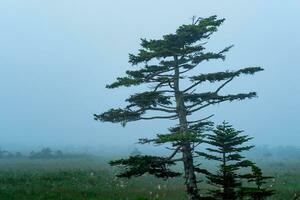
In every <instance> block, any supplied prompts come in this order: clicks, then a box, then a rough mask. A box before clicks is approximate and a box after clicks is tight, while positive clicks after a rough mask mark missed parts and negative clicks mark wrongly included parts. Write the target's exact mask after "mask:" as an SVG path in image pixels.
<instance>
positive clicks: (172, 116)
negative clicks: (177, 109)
mask: <svg viewBox="0 0 300 200" xmlns="http://www.w3.org/2000/svg"><path fill="white" fill-rule="evenodd" d="M172 118H177V115H170V116H154V117H141V118H140V119H142V120H151V119H172Z"/></svg>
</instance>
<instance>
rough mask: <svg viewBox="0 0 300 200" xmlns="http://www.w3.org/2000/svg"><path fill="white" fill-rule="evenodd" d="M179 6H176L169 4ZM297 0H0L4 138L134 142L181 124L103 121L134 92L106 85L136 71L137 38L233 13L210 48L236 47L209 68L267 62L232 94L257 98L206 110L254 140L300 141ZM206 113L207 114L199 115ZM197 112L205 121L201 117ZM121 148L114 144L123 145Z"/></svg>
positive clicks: (12, 141)
mask: <svg viewBox="0 0 300 200" xmlns="http://www.w3.org/2000/svg"><path fill="white" fill-rule="evenodd" d="M170 6H171V7H170ZM299 7H300V3H299V1H286V2H284V3H283V2H282V1H279V0H275V1H259V0H255V1H251V2H250V1H249V2H247V1H239V2H237V1H226V2H225V1H224V2H222V1H216V0H214V1H185V2H181V1H173V0H172V1H171V0H166V1H150V0H146V1H137V0H130V1H121V0H119V1H117V0H114V1H93V0H91V1H70V0H62V1H34V0H28V1H17V0H12V1H1V2H0V25H1V33H0V44H1V47H0V91H1V93H0V94H1V98H0V110H1V112H0V141H1V146H2V147H4V148H9V149H18V150H20V149H22V148H23V149H30V148H40V147H44V146H52V147H58V148H64V147H74V148H77V147H82V148H88V147H89V146H90V147H93V148H99V147H101V148H107V149H111V147H114V149H118V148H130V146H132V145H133V144H134V143H135V142H136V141H137V139H138V138H141V137H146V136H147V137H151V136H153V135H155V134H157V133H160V132H164V131H165V130H166V129H167V128H168V127H169V126H171V125H173V124H172V123H170V122H167V121H160V120H156V121H151V122H149V121H145V122H137V123H132V124H128V125H127V126H126V128H122V127H121V126H120V125H116V124H109V123H99V122H96V121H94V120H93V113H100V112H103V111H105V110H107V109H108V108H111V107H118V106H122V105H123V100H124V99H125V98H126V97H127V96H128V95H129V94H130V93H133V92H134V89H131V88H130V89H126V88H121V89H117V90H113V91H112V90H108V89H105V85H106V84H108V83H111V82H112V81H113V80H114V79H115V78H116V77H117V76H121V75H123V74H124V72H125V71H126V70H127V69H128V68H130V65H129V64H128V53H136V51H137V49H138V47H139V42H140V40H139V38H148V39H151V38H160V37H161V35H163V34H166V33H172V32H174V31H175V29H176V27H178V26H179V25H181V24H183V23H189V22H190V21H191V17H192V16H193V15H197V16H201V17H207V16H211V15H214V14H217V15H218V16H219V17H221V18H223V17H224V18H226V21H225V23H224V24H223V25H222V27H221V28H220V30H219V31H218V32H217V33H216V34H214V35H213V36H212V39H211V40H210V42H209V43H208V47H209V48H211V49H212V50H220V49H221V48H223V47H224V46H228V45H231V44H234V45H235V46H234V48H233V49H232V50H231V51H230V52H229V53H228V55H227V59H226V61H224V62H219V61H218V62H209V63H204V64H202V66H203V70H204V72H205V71H209V70H212V69H213V70H212V71H217V70H220V69H223V70H224V69H229V70H234V69H237V68H239V67H246V66H261V67H263V68H265V71H264V72H262V73H259V74H258V75H256V76H255V78H253V77H249V78H248V77H245V78H244V77H243V78H241V79H243V80H240V79H237V80H235V82H234V83H233V84H231V85H229V87H228V88H227V90H228V91H230V92H236V91H237V92H238V91H244V90H246V91H247V90H249V91H257V92H258V96H259V98H256V99H253V100H247V101H245V102H243V103H239V102H237V103H226V104H223V105H220V106H216V107H214V108H212V109H208V110H207V111H205V114H210V113H215V117H214V118H213V120H214V121H216V122H222V121H223V120H227V121H229V122H231V123H232V124H233V125H234V126H235V127H237V128H238V129H243V130H245V131H246V133H247V134H249V135H250V136H253V137H255V139H254V140H253V143H255V144H256V145H269V146H288V145H293V146H299V140H300V135H299V132H300V128H299V126H298V121H299V120H298V119H299V116H298V114H299V111H300V107H299V101H300V87H299V84H300V79H299V72H300V71H299V63H300V57H299V56H298V49H299V45H300V38H299V31H300V25H299V20H300V15H299ZM201 116H204V115H201ZM201 116H200V114H199V117H201ZM115 147H116V148H115Z"/></svg>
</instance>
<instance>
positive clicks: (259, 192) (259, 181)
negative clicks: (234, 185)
mask: <svg viewBox="0 0 300 200" xmlns="http://www.w3.org/2000/svg"><path fill="white" fill-rule="evenodd" d="M251 169H252V173H251V174H246V175H244V176H243V178H246V179H247V181H248V182H249V183H254V184H255V186H256V187H242V188H241V190H240V196H242V197H247V196H248V197H251V199H253V200H264V199H266V198H267V197H270V196H272V195H274V193H275V191H274V190H271V189H267V188H264V187H263V185H264V184H265V183H266V181H267V180H268V179H272V178H273V177H272V176H263V173H262V170H261V169H260V168H259V167H257V166H256V165H255V164H253V165H251Z"/></svg>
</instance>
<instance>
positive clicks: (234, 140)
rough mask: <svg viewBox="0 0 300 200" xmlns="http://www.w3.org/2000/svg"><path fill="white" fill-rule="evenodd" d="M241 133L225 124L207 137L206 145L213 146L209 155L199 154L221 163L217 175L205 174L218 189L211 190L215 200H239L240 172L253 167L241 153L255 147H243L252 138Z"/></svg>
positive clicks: (209, 181) (209, 150)
mask: <svg viewBox="0 0 300 200" xmlns="http://www.w3.org/2000/svg"><path fill="white" fill-rule="evenodd" d="M240 133H242V131H237V130H235V129H234V128H233V127H232V126H231V125H229V124H228V123H227V122H223V124H222V125H219V126H217V127H216V129H215V130H214V131H213V134H208V135H207V141H206V143H208V144H210V145H212V146H213V148H207V151H208V152H209V153H204V152H197V153H198V155H200V156H203V157H205V158H206V159H209V160H214V161H217V162H220V163H221V164H220V165H219V169H218V171H217V172H216V173H211V172H206V173H205V174H206V177H207V179H208V183H209V184H211V185H213V186H215V187H218V189H216V190H211V193H212V196H213V198H214V199H222V200H235V199H237V198H238V188H239V187H241V182H240V175H239V174H238V170H239V169H241V168H243V167H249V166H251V165H252V162H251V161H249V160H245V159H244V157H243V156H241V154H240V153H241V152H243V151H248V150H250V149H251V148H253V147H254V146H242V144H244V143H245V142H247V141H249V140H250V139H251V138H250V137H248V136H247V135H242V136H241V135H240ZM204 172H205V171H204Z"/></svg>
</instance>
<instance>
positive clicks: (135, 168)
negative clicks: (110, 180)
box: [109, 155, 181, 178]
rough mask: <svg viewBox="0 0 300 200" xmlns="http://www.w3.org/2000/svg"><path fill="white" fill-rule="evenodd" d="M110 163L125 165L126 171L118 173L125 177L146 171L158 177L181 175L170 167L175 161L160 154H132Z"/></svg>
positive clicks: (119, 175)
mask: <svg viewBox="0 0 300 200" xmlns="http://www.w3.org/2000/svg"><path fill="white" fill-rule="evenodd" d="M109 164H110V165H112V166H125V170H124V172H121V173H120V174H118V175H117V176H118V177H124V178H130V177H132V176H142V175H144V174H146V173H149V174H151V175H154V176H155V177H157V178H170V177H176V176H179V175H181V174H180V173H177V172H173V171H171V170H170V169H169V168H168V167H169V166H170V165H174V164H175V163H174V162H173V161H170V160H168V159H167V158H163V157H158V156H142V155H137V156H130V157H129V158H128V159H120V160H115V161H111V162H110V163H109Z"/></svg>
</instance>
